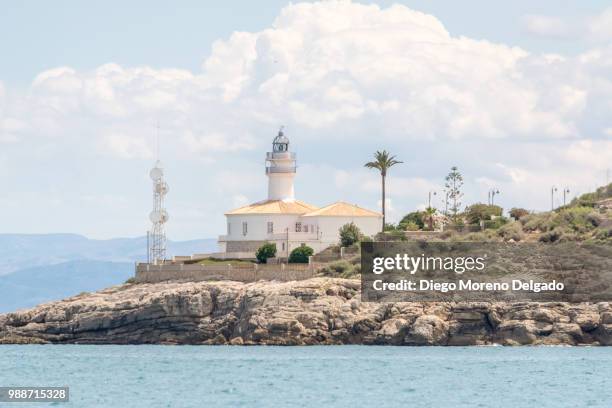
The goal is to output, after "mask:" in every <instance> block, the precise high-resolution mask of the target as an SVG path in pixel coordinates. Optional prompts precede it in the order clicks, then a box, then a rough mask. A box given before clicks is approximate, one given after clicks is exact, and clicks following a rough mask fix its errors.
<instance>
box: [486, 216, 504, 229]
mask: <svg viewBox="0 0 612 408" xmlns="http://www.w3.org/2000/svg"><path fill="white" fill-rule="evenodd" d="M507 223H508V219H507V218H506V217H496V218H495V219H493V220H487V221H484V222H483V225H484V227H485V229H498V228H501V227H502V226H503V225H506V224H507Z"/></svg>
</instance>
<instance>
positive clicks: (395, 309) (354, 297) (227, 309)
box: [0, 278, 612, 345]
mask: <svg viewBox="0 0 612 408" xmlns="http://www.w3.org/2000/svg"><path fill="white" fill-rule="evenodd" d="M0 343H7V344H39V343H41V344H42V343H79V344H144V343H149V344H151V343H153V344H230V345H243V344H244V345H252V344H271V345H272V344H274V345H311V344H393V345H480V344H503V345H538V344H551V345H552V344H568V345H578V344H591V345H612V309H611V308H610V305H609V304H608V303H598V304H586V303H585V304H568V303H558V302H557V303H527V302H521V303H484V302H464V303H434V302H427V303H418V302H412V303H411V302H398V303H370V302H362V301H361V298H360V292H359V281H357V280H350V279H338V278H315V279H309V280H304V281H294V282H270V281H260V282H253V283H240V282H230V281H218V282H165V283H157V284H126V285H121V286H114V287H111V288H108V289H105V290H102V291H99V292H95V293H87V294H81V295H78V296H74V297H71V298H68V299H65V300H61V301H58V302H52V303H47V304H43V305H40V306H37V307H35V308H32V309H29V310H22V311H17V312H13V313H8V314H4V315H0Z"/></svg>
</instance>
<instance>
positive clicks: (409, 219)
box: [398, 211, 425, 231]
mask: <svg viewBox="0 0 612 408" xmlns="http://www.w3.org/2000/svg"><path fill="white" fill-rule="evenodd" d="M424 215H425V212H424V211H413V212H411V213H408V214H406V215H404V218H402V219H401V220H400V222H399V224H398V228H399V229H402V230H404V231H412V230H408V229H407V228H406V227H407V226H408V225H409V224H416V226H417V229H423V227H425V219H424Z"/></svg>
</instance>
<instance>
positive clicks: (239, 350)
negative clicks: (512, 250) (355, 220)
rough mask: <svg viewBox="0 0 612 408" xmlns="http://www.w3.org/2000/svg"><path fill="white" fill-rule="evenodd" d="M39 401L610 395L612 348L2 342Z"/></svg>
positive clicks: (322, 402)
mask: <svg viewBox="0 0 612 408" xmlns="http://www.w3.org/2000/svg"><path fill="white" fill-rule="evenodd" d="M0 386H69V387H70V402H68V403H55V405H45V404H40V403H16V404H4V405H3V406H16V407H22V408H25V407H26V406H27V407H41V406H66V407H284V406H287V407H368V406H371V407H373V408H374V407H376V408H378V407H508V408H517V407H572V408H574V407H602V408H603V407H606V408H609V407H612V348H595V347H592V348H571V347H522V348H504V347H465V348H464V347H453V348H443V347H390V346H387V347H374V346H314V347H263V346H262V347H224V346H78V345H43V346H35V345H31V346H10V345H9V346H7V345H4V346H0Z"/></svg>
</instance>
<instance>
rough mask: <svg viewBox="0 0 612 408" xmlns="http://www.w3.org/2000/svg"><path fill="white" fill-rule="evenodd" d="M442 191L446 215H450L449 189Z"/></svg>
mask: <svg viewBox="0 0 612 408" xmlns="http://www.w3.org/2000/svg"><path fill="white" fill-rule="evenodd" d="M442 191H443V192H444V215H445V216H448V191H447V190H446V189H444V190H442Z"/></svg>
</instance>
